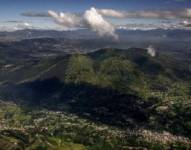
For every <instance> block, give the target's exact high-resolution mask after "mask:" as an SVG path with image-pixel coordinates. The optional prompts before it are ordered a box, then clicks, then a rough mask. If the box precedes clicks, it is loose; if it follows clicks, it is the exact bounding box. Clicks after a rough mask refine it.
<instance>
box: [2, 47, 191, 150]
mask: <svg viewBox="0 0 191 150" xmlns="http://www.w3.org/2000/svg"><path fill="white" fill-rule="evenodd" d="M4 63H5V62H3V63H2V67H1V73H0V80H1V87H0V96H1V99H2V100H4V101H7V102H1V108H2V111H1V112H0V117H1V125H2V129H1V133H0V147H5V149H58V150H59V149H76V150H78V149H79V150H80V149H93V150H94V149H96V150H102V149H103V150H105V149H106V150H107V149H108V150H112V149H113V150H118V149H119V150H121V149H143V148H147V149H190V148H191V147H190V146H191V143H190V139H189V138H191V134H190V133H191V118H190V116H191V87H190V85H191V71H190V66H189V63H187V62H186V61H183V60H181V59H177V58H176V57H172V56H169V55H164V54H160V53H159V54H157V56H155V57H151V56H150V55H149V54H148V53H147V51H146V50H144V49H136V48H132V49H128V50H120V49H102V50H99V51H96V52H93V53H88V54H73V55H66V56H63V57H52V58H44V59H41V60H35V61H34V60H33V61H29V60H27V61H26V62H25V63H24V65H23V63H22V65H21V64H19V62H16V63H13V64H11V65H8V66H7V65H6V66H5V65H4ZM8 101H12V102H14V103H16V104H12V103H9V102H8ZM13 144H14V145H15V146H13ZM1 145H2V146H1Z"/></svg>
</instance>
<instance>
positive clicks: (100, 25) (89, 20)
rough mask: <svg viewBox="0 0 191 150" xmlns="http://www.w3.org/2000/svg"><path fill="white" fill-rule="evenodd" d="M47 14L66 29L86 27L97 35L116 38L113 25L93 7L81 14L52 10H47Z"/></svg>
mask: <svg viewBox="0 0 191 150" xmlns="http://www.w3.org/2000/svg"><path fill="white" fill-rule="evenodd" d="M48 14H49V15H50V16H51V17H53V18H54V19H55V21H56V23H58V24H60V25H62V26H63V27H64V28H66V29H68V28H88V29H90V30H92V31H94V32H96V33H97V34H98V35H99V36H110V37H113V38H114V39H117V38H118V36H117V34H116V33H115V26H114V25H112V24H111V23H110V22H108V21H107V20H105V19H104V18H103V16H102V14H100V13H99V11H98V10H97V9H96V8H94V7H92V8H90V9H89V10H86V11H85V12H84V13H83V14H82V15H79V14H74V13H63V12H60V13H57V12H55V11H52V10H50V11H48Z"/></svg>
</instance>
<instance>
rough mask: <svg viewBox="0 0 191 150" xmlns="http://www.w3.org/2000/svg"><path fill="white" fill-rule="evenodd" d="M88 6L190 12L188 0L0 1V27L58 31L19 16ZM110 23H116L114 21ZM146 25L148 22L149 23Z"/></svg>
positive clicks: (48, 22)
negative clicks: (15, 25) (21, 25)
mask: <svg viewBox="0 0 191 150" xmlns="http://www.w3.org/2000/svg"><path fill="white" fill-rule="evenodd" d="M92 6H94V7H96V8H100V9H102V8H104V9H115V10H125V11H132V10H133V11H137V10H148V9H149V10H175V9H184V8H191V0H0V23H1V26H9V25H11V24H13V22H12V23H10V22H7V21H23V22H29V23H31V24H33V25H36V26H38V25H41V26H55V27H58V25H56V24H55V23H54V22H53V21H52V20H51V19H50V18H32V17H26V16H23V15H21V14H22V13H24V12H29V11H32V12H47V11H48V10H55V11H65V12H83V11H85V10H87V9H89V8H90V7H92ZM111 20H112V19H111ZM126 20H127V22H128V21H129V20H128V19H123V20H121V23H125V21H126ZM112 21H113V23H116V20H115V19H113V20H112ZM144 21H145V20H144V19H143V22H144ZM149 21H150V22H152V20H149ZM155 21H156V20H155ZM118 22H119V20H118Z"/></svg>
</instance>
